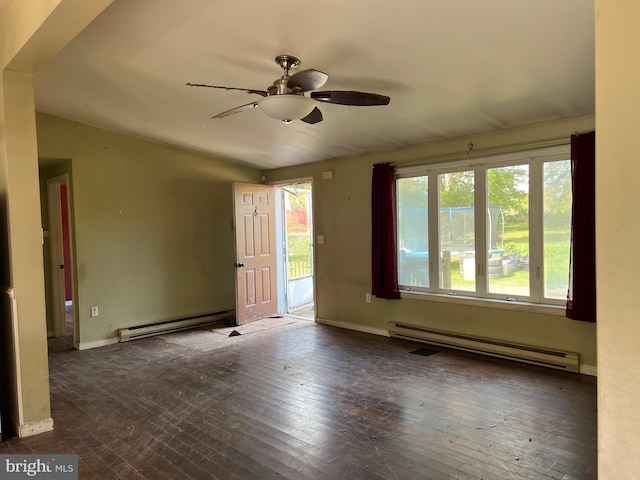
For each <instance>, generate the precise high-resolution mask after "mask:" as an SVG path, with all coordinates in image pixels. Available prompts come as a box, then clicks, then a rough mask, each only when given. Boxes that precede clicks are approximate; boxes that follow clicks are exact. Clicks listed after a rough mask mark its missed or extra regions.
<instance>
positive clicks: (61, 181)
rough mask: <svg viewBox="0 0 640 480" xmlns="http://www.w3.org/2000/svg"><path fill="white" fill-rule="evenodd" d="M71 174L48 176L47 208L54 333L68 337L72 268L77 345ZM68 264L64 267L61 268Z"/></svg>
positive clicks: (74, 326)
mask: <svg viewBox="0 0 640 480" xmlns="http://www.w3.org/2000/svg"><path fill="white" fill-rule="evenodd" d="M61 185H66V186H67V189H66V193H67V218H68V219H69V222H68V230H69V231H68V232H67V233H68V238H69V250H70V252H71V255H70V258H69V263H70V264H69V265H65V263H64V246H63V238H62V235H63V233H62V229H63V225H62V204H61V201H60V195H61V188H60V187H61ZM69 191H70V183H69V174H68V173H65V174H63V175H59V176H56V177H52V178H48V179H47V208H48V215H49V251H50V258H51V261H50V263H51V265H50V266H51V311H52V313H53V335H54V336H55V337H64V336H66V335H67V324H66V311H65V301H66V298H65V279H64V271H65V270H69V272H70V277H71V291H72V292H73V293H72V302H71V308H72V316H73V343H74V345H75V346H76V347H77V339H78V332H77V328H76V324H75V308H76V304H77V301H76V298H75V292H76V289H75V283H74V280H75V279H74V265H73V237H72V235H71V195H70V194H69ZM60 265H64V268H62V269H61V268H60Z"/></svg>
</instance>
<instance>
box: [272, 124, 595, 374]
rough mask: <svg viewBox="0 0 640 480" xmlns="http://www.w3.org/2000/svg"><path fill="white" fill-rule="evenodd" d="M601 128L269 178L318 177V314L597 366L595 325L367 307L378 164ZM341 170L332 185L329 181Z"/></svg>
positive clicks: (443, 307)
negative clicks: (463, 337) (531, 348)
mask: <svg viewBox="0 0 640 480" xmlns="http://www.w3.org/2000/svg"><path fill="white" fill-rule="evenodd" d="M593 128H594V118H593V117H583V118H579V119H574V120H568V121H562V122H554V123H549V124H542V125H535V126H530V127H525V128H519V129H514V130H510V131H502V132H494V133H489V134H484V135H476V136H473V137H465V138H459V139H455V140H450V141H444V142H434V143H431V144H426V145H421V146H416V147H412V148H405V149H402V150H397V151H390V152H385V153H381V154H373V155H364V156H359V157H355V158H342V159H337V160H332V161H326V162H319V163H313V164H307V165H301V166H296V167H290V168H283V169H277V170H270V171H268V172H266V175H267V177H268V180H269V181H277V180H284V179H292V178H299V177H307V176H312V177H313V178H314V212H315V224H314V228H315V233H316V235H324V244H323V245H317V246H316V267H317V270H316V273H317V275H316V282H317V289H316V290H317V291H316V296H317V313H318V316H319V317H320V318H321V319H326V320H329V321H332V322H345V323H348V324H352V325H351V327H354V328H361V329H362V328H364V329H365V330H367V329H374V330H378V331H380V330H386V328H387V322H388V321H390V320H398V321H405V322H409V323H413V324H416V325H424V326H430V327H433V328H439V329H443V330H449V331H456V332H464V333H469V334H475V335H480V336H485V337H492V338H499V339H504V340H509V341H513V342H518V343H526V344H534V345H539V346H544V347H550V348H558V349H566V350H569V351H575V352H578V353H580V354H581V357H582V362H583V363H584V364H586V365H589V366H595V365H596V348H595V342H596V338H595V326H594V325H592V324H588V323H584V322H579V321H574V320H569V319H567V318H565V317H563V316H552V315H547V314H539V313H531V312H521V311H513V310H504V309H496V308H484V307H477V306H469V305H456V304H452V303H440V302H433V301H425V300H414V299H402V300H400V301H394V300H379V299H376V298H374V299H373V301H372V303H371V304H367V303H365V294H366V293H367V292H370V289H371V233H370V232H371V208H370V203H371V167H372V165H373V164H374V163H378V162H393V163H395V164H396V165H398V166H402V165H406V164H408V163H412V164H415V163H416V162H420V160H421V159H425V158H430V159H432V160H431V161H433V159H434V158H435V159H436V160H437V158H438V156H440V158H442V157H443V156H447V155H452V154H455V153H460V152H465V151H466V149H467V144H468V143H469V142H470V141H474V142H475V148H476V149H478V150H479V152H478V153H477V155H481V151H482V150H485V151H488V150H491V149H496V148H500V147H504V146H508V145H514V144H523V143H531V142H539V141H542V140H548V139H556V138H559V137H563V138H566V139H567V141H568V139H569V136H570V134H571V133H572V132H574V131H589V130H593ZM324 170H333V179H332V180H322V172H323V171H324Z"/></svg>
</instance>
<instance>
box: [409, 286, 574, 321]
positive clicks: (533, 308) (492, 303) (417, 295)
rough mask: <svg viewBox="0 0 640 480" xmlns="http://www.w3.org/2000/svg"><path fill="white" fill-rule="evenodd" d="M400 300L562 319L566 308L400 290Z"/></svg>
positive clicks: (562, 306)
mask: <svg viewBox="0 0 640 480" xmlns="http://www.w3.org/2000/svg"><path fill="white" fill-rule="evenodd" d="M400 298H407V299H412V300H428V301H430V302H442V303H455V304H458V305H471V306H474V307H484V308H498V309H502V310H516V311H519V312H533V313H544V314H545V315H557V316H562V317H564V316H565V315H566V308H565V306H564V305H548V304H546V305H543V304H539V303H527V302H511V301H507V300H499V299H495V298H476V297H465V296H463V295H447V294H441V293H428V292H414V291H409V290H400Z"/></svg>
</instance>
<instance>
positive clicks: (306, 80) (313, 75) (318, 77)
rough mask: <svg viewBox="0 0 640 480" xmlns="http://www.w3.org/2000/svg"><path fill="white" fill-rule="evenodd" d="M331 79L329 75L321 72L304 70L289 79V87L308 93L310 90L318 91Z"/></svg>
mask: <svg viewBox="0 0 640 480" xmlns="http://www.w3.org/2000/svg"><path fill="white" fill-rule="evenodd" d="M328 79H329V75H327V74H326V73H324V72H321V71H320V70H314V69H312V68H311V69H309V70H303V71H301V72H298V73H296V74H294V75H292V76H291V77H289V81H288V82H287V87H289V88H290V89H292V90H293V89H295V88H299V89H300V90H301V91H303V92H308V91H309V90H317V89H318V88H320V87H321V86H323V85H324V84H325V83H327V80H328Z"/></svg>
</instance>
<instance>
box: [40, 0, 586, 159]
mask: <svg viewBox="0 0 640 480" xmlns="http://www.w3.org/2000/svg"><path fill="white" fill-rule="evenodd" d="M593 10H594V9H593V2H592V1H588V0H561V1H558V0H517V1H515V0H482V1H478V0H423V1H417V0H398V1H395V2H390V1H387V0H384V1H383V0H346V1H345V0H322V1H321V2H315V3H313V4H306V3H304V2H299V1H295V2H294V1H291V0H270V1H268V2H265V1H264V0H243V1H237V0H235V1H234V0H180V1H176V0H135V1H132V0H115V1H114V2H113V4H112V5H111V6H110V7H108V8H107V10H105V11H104V13H103V14H102V15H100V16H99V17H98V18H97V19H96V20H95V21H94V22H93V23H92V24H91V25H89V26H88V27H87V28H86V29H85V30H84V31H83V32H82V33H81V34H80V35H79V36H78V37H76V38H75V39H74V40H73V41H72V42H71V43H70V44H69V45H68V46H67V47H66V48H65V49H64V50H63V51H62V52H61V53H60V54H59V55H58V56H57V57H56V58H55V59H54V60H53V61H52V62H51V63H49V64H48V65H46V66H45V67H44V68H43V69H42V70H41V71H39V72H38V73H37V75H36V77H35V89H36V108H37V110H38V111H40V112H44V113H48V114H51V115H55V116H59V117H63V118H67V119H71V120H75V121H78V122H82V123H86V124H89V125H94V126H98V127H102V128H106V129H109V130H113V131H117V132H122V133H126V134H129V135H133V136H137V137H142V138H147V139H151V140H154V141H160V142H163V143H169V144H173V145H177V146H180V147H184V148H187V149H190V150H195V151H198V152H203V153H206V154H208V155H212V156H216V157H223V158H227V159H231V160H234V161H239V162H243V163H246V164H249V165H252V166H255V167H258V168H263V169H269V168H274V167H281V166H288V165H294V164H300V163H307V162H313V161H318V160H324V159H328V158H335V157H344V156H350V155H355V154H360V153H366V152H371V151H377V150H387V149H392V148H396V147H401V146H407V145H412V144H417V143H423V142H427V141H431V140H436V139H442V138H451V137H456V136H460V135H466V134H473V133H479V132H484V131H490V130H497V129H503V128H509V127H515V126H521V125H527V124H531V123H538V122H544V121H549V120H557V119H563V118H570V117H576V116H581V115H587V114H593V113H594V108H595V107H594V102H595V100H594V88H595V87H594V11H593ZM279 54H289V55H295V56H296V57H298V58H299V59H300V60H301V61H302V64H301V66H300V67H299V68H298V70H304V69H307V68H315V69H318V70H321V71H324V72H326V73H328V74H329V81H328V82H327V84H326V85H325V86H324V87H322V88H321V90H359V91H366V92H375V93H379V94H382V95H387V96H390V97H391V102H390V104H389V105H388V106H375V107H347V106H342V105H332V104H326V103H321V104H319V105H318V106H319V107H320V109H321V110H322V113H323V115H324V121H323V122H321V123H318V124H315V125H310V124H306V123H303V122H299V121H298V122H293V123H291V124H290V125H285V124H283V123H281V122H278V121H276V120H273V119H271V118H269V117H267V116H266V115H265V114H264V113H263V112H261V111H260V109H259V108H255V109H251V110H248V111H244V112H241V113H238V114H235V115H231V116H228V117H225V118H221V119H212V118H211V117H212V116H213V115H216V114H218V113H220V112H223V111H225V110H228V109H230V108H233V107H236V106H239V105H243V104H246V103H249V102H252V101H254V100H257V99H259V98H260V97H259V96H257V95H251V94H247V93H244V92H238V91H226V90H213V89H206V88H194V87H188V86H185V83H187V82H193V83H209V84H215V85H226V86H233V87H242V88H248V89H258V90H265V89H266V88H267V87H268V86H269V85H271V84H272V83H273V81H274V80H276V79H277V78H278V77H279V76H280V75H281V73H282V71H281V69H280V67H279V66H278V65H277V64H276V63H275V61H274V58H275V57H276V55H279ZM294 73H295V71H294Z"/></svg>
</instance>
